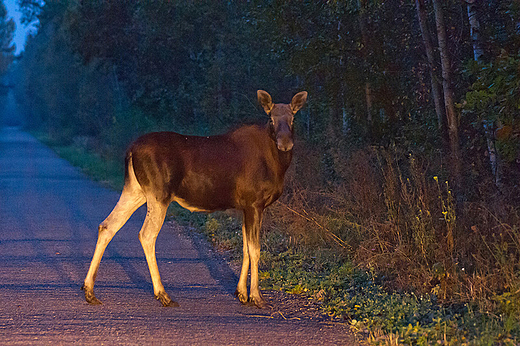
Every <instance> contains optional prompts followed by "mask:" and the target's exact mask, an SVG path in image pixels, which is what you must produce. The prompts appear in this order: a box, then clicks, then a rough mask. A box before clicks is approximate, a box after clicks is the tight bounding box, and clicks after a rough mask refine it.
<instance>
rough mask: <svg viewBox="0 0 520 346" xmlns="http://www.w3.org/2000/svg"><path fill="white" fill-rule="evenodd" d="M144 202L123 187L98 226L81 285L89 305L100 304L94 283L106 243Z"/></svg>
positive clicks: (132, 191)
mask: <svg viewBox="0 0 520 346" xmlns="http://www.w3.org/2000/svg"><path fill="white" fill-rule="evenodd" d="M144 202H145V197H144V195H143V193H142V192H141V191H140V190H138V189H135V188H131V187H129V186H125V188H124V189H123V192H122V193H121V197H119V201H118V202H117V204H116V206H115V207H114V209H113V210H112V212H111V213H110V215H108V217H107V218H106V219H105V220H104V221H103V222H102V223H101V224H100V225H99V228H98V232H99V233H98V240H97V244H96V250H95V251H94V256H93V257H92V261H91V262H90V268H89V270H88V273H87V276H86V278H85V281H84V283H83V287H82V288H81V289H82V290H84V291H85V299H86V300H87V302H89V303H90V304H101V301H99V300H98V299H97V298H96V297H95V295H94V283H95V281H96V276H97V272H98V269H99V264H100V263H101V258H102V257H103V253H104V252H105V249H106V247H107V246H108V243H110V241H111V240H112V238H113V237H114V235H115V234H116V233H117V231H119V229H120V228H121V227H123V225H124V224H125V223H126V221H128V219H129V218H130V216H131V215H132V214H133V213H134V212H135V211H136V210H137V209H138V208H139V207H140V206H141V205H143V204H144Z"/></svg>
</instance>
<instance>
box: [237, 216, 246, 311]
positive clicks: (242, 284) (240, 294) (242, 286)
mask: <svg viewBox="0 0 520 346" xmlns="http://www.w3.org/2000/svg"><path fill="white" fill-rule="evenodd" d="M242 240H243V244H244V245H243V251H242V255H243V258H242V270H241V272H240V279H239V280H238V285H237V290H236V291H235V296H237V298H238V300H240V302H241V303H242V304H246V303H247V275H248V274H249V248H248V246H247V232H246V216H245V212H244V217H243V223H242Z"/></svg>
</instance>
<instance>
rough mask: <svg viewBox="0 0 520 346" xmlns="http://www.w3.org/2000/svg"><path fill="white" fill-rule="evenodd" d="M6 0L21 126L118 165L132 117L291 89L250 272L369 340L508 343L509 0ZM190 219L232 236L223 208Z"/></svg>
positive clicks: (252, 112) (202, 122)
mask: <svg viewBox="0 0 520 346" xmlns="http://www.w3.org/2000/svg"><path fill="white" fill-rule="evenodd" d="M19 3H20V4H21V6H22V10H23V13H24V19H25V21H26V22H30V21H32V20H33V19H34V18H37V19H38V20H39V23H40V24H39V25H40V26H39V30H38V33H37V34H36V35H34V36H32V37H30V38H29V41H28V42H27V46H26V48H25V51H24V52H23V54H22V55H21V56H19V57H14V56H13V53H12V49H10V48H9V41H10V38H11V36H12V30H13V28H12V25H13V24H12V23H10V22H9V21H8V20H7V18H6V15H5V11H3V9H2V8H1V6H0V45H1V47H2V56H1V60H0V73H8V75H9V78H10V80H12V81H13V83H14V93H15V97H16V99H17V101H18V103H19V107H22V109H23V110H24V115H25V126H26V127H27V129H29V130H31V131H34V132H37V133H39V134H44V135H45V136H46V137H47V138H49V139H50V141H51V142H52V143H54V144H55V145H59V146H74V147H76V148H81V150H84V151H88V152H90V153H94V154H95V155H96V156H97V157H99V158H100V159H101V160H103V161H104V162H121V166H118V168H117V169H119V170H121V174H122V161H123V155H124V151H125V148H126V147H127V146H128V144H129V143H130V142H131V141H132V140H133V139H135V138H137V137H138V136H139V135H141V134H143V133H146V132H150V131H158V130H168V131H175V132H180V133H184V134H197V135H212V134H218V133H223V132H225V131H226V130H229V129H231V128H235V127H237V126H239V125H241V124H244V123H267V118H266V117H265V114H263V113H262V111H261V109H260V107H259V106H258V105H257V102H256V90H257V89H263V90H267V91H268V92H269V93H270V94H271V95H273V97H274V101H275V102H289V100H290V98H291V97H292V95H294V94H295V93H296V92H298V91H302V90H306V91H307V92H308V93H309V99H308V104H307V106H306V108H304V109H303V110H302V111H301V112H300V113H298V116H297V118H296V119H295V128H296V130H295V137H296V145H295V149H294V159H293V165H292V167H291V168H290V171H289V172H288V176H287V177H286V188H285V191H284V195H283V197H282V198H281V199H280V202H278V203H277V204H276V205H274V206H273V207H272V208H271V210H270V211H269V213H268V216H267V220H266V221H265V224H264V235H263V244H262V249H263V250H265V254H264V255H263V261H264V272H263V277H264V287H266V288H271V289H281V290H285V291H288V292H291V293H300V294H308V295H309V296H311V297H314V298H315V299H318V300H320V301H322V302H323V309H324V310H326V311H327V312H328V313H329V314H330V315H331V316H335V317H337V318H341V319H342V320H345V321H347V322H348V323H350V324H351V325H352V328H353V329H355V330H358V331H359V332H360V333H362V334H363V335H367V336H366V338H367V339H369V340H370V341H371V342H373V343H376V344H377V343H379V344H392V343H393V342H395V343H397V344H401V343H406V344H433V343H436V342H437V341H440V343H441V344H450V345H451V344H454V345H457V344H489V345H493V344H504V345H506V344H511V345H513V344H517V343H519V342H520V327H519V326H520V317H519V316H520V204H519V203H520V184H519V183H520V3H519V2H518V1H515V0H487V1H484V0H443V1H441V0H392V1H388V0H386V1H385V0H343V1H334V0H328V1H326V0H323V1H318V0H303V1H292V0H291V1H289V0H288V1H277V0H263V1H261V0H249V1H236V0H227V1H202V0H200V1H199V0H197V1H188V2H185V1H144V0H110V1H107V0H92V1H82V0H70V1H66V0H52V1H47V2H46V3H45V5H42V2H40V1H36V0H20V1H19ZM175 213H177V212H175ZM190 222H191V223H192V224H197V225H199V226H200V228H202V229H205V230H206V232H207V234H208V236H209V237H210V238H211V239H212V241H213V242H214V243H215V244H216V246H217V247H220V248H221V249H224V250H229V251H231V252H232V251H233V248H234V247H236V246H235V244H239V242H237V240H236V239H233V237H234V236H235V237H236V234H235V233H237V232H235V231H231V230H236V229H237V227H238V228H239V227H240V226H239V222H238V223H236V222H235V221H230V220H229V218H228V216H227V214H223V215H216V216H215V215H210V216H207V217H205V218H204V219H202V221H201V219H196V220H195V221H190ZM219 232H220V234H221V235H216V234H217V233H219ZM238 250H239V249H238ZM396 297H400V298H396ZM396 299H398V300H396ZM378 316H379V317H378Z"/></svg>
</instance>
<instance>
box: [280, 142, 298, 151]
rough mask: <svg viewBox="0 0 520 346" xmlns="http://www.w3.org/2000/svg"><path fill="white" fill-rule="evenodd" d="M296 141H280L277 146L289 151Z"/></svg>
mask: <svg viewBox="0 0 520 346" xmlns="http://www.w3.org/2000/svg"><path fill="white" fill-rule="evenodd" d="M293 146H294V143H293V142H292V141H278V143H277V147H278V150H281V151H289V150H291V149H292V148H293Z"/></svg>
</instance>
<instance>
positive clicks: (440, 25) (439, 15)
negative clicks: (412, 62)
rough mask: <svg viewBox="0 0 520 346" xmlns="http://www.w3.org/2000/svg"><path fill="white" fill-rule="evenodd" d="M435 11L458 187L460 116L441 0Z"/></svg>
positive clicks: (451, 155) (454, 177)
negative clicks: (454, 90)
mask: <svg viewBox="0 0 520 346" xmlns="http://www.w3.org/2000/svg"><path fill="white" fill-rule="evenodd" d="M432 2H433V9H434V12H435V24H436V27H437V41H438V42H439V53H440V57H441V68H442V89H443V94H444V107H445V110H446V120H447V123H448V137H449V141H450V159H451V160H450V161H451V168H452V171H451V173H452V179H453V181H454V185H455V186H456V187H460V183H461V162H460V160H461V155H460V144H459V129H458V118H457V113H456V111H455V101H454V94H453V89H452V81H451V62H450V56H449V53H448V42H447V37H446V27H445V25H444V13H443V9H442V5H441V1H440V0H433V1H432Z"/></svg>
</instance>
